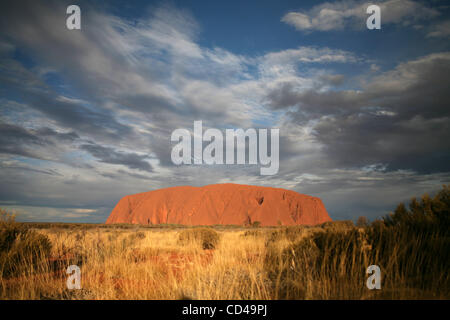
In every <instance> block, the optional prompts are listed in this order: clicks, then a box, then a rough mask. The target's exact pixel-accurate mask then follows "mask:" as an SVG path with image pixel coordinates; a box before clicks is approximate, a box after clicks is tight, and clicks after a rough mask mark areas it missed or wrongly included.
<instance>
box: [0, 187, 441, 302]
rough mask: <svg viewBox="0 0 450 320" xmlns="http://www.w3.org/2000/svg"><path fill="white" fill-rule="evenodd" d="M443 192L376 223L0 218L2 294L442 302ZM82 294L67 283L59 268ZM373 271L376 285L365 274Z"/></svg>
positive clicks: (7, 296) (14, 296) (6, 296)
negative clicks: (100, 222) (73, 274)
mask: <svg viewBox="0 0 450 320" xmlns="http://www.w3.org/2000/svg"><path fill="white" fill-rule="evenodd" d="M449 195H450V190H449V188H448V187H447V186H444V188H443V189H442V190H441V192H439V193H438V194H437V195H436V196H435V197H434V198H431V197H428V196H426V195H424V196H423V197H422V198H421V199H420V200H417V199H413V200H412V201H411V203H410V205H409V208H406V206H405V205H403V204H400V205H399V206H398V207H397V209H396V210H395V211H394V212H393V213H392V214H391V215H389V216H387V217H385V219H383V220H379V221H374V222H373V223H372V224H370V225H369V224H367V223H365V224H358V225H359V226H360V227H355V226H354V225H353V223H351V222H331V223H326V224H324V225H320V226H314V227H307V226H296V227H282V226H279V227H276V228H262V227H259V228H253V227H249V228H242V227H233V228H224V227H213V228H179V227H178V226H177V227H176V228H172V227H169V228H168V227H167V226H163V227H162V228H158V227H156V226H154V227H152V228H145V227H140V226H132V227H131V226H126V227H119V228H117V227H114V226H113V227H105V226H101V227H100V226H99V227H92V226H89V227H86V228H85V227H83V225H76V226H72V227H63V228H61V227H59V226H55V225H53V226H47V227H46V226H45V225H44V224H42V225H39V227H38V228H34V227H33V226H32V225H30V224H20V223H16V222H15V221H14V219H13V218H12V217H11V216H10V215H8V214H7V213H5V212H4V211H2V219H0V299H181V298H189V299H380V298H381V299H405V298H413V299H427V298H438V299H448V298H449V296H450V292H449V288H450V280H449V279H450V278H449V275H448V270H450V268H449V267H450V265H449V263H450V256H449V253H450V252H449V245H450V234H449V216H450V215H449V208H450V200H449V199H450V196H449ZM71 264H76V265H78V266H79V267H80V268H81V286H82V289H81V290H68V289H67V288H66V279H67V277H68V275H67V274H66V273H65V270H66V268H67V266H69V265H71ZM372 264H376V265H379V266H380V268H381V273H382V274H381V275H382V288H381V290H369V289H368V288H367V287H366V279H367V277H368V275H366V269H367V267H368V266H369V265H372Z"/></svg>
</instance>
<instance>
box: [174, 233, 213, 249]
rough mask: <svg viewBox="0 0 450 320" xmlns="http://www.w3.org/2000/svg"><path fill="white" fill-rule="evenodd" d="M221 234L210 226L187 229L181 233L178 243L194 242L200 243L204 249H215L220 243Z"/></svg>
mask: <svg viewBox="0 0 450 320" xmlns="http://www.w3.org/2000/svg"><path fill="white" fill-rule="evenodd" d="M219 240H220V236H219V234H218V233H217V232H216V231H215V230H213V229H210V228H194V229H186V230H183V231H181V232H180V233H179V235H178V243H179V244H181V245H186V244H189V243H192V242H195V243H198V244H200V246H201V247H202V248H203V249H215V248H216V247H217V245H218V244H219Z"/></svg>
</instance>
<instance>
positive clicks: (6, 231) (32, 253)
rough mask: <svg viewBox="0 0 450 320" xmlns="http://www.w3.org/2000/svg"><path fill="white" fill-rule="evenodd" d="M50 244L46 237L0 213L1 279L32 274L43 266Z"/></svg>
mask: <svg viewBox="0 0 450 320" xmlns="http://www.w3.org/2000/svg"><path fill="white" fill-rule="evenodd" d="M51 248H52V246H51V242H50V240H49V239H48V237H47V236H45V235H42V234H39V233H37V232H36V231H33V230H30V229H28V228H26V227H23V226H22V225H19V224H18V223H16V222H15V221H14V216H12V215H10V214H8V213H7V212H6V211H4V210H2V211H1V219H0V274H1V275H2V276H3V277H11V276H17V275H19V274H21V273H28V272H33V271H35V270H36V269H38V270H39V269H41V268H42V267H44V266H45V263H46V259H47V257H49V256H50V251H51Z"/></svg>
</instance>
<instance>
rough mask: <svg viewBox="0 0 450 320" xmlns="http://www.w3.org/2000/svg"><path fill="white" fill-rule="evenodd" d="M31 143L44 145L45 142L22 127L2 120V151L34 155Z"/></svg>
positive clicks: (0, 136)
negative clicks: (30, 147)
mask: <svg viewBox="0 0 450 320" xmlns="http://www.w3.org/2000/svg"><path fill="white" fill-rule="evenodd" d="M30 145H32V146H43V145H44V142H43V141H42V140H41V139H40V138H39V137H37V136H35V135H34V134H32V133H30V132H28V131H27V130H25V129H24V128H22V127H18V126H15V125H11V124H7V123H3V122H0V153H6V154H13V155H20V156H26V157H30V156H31V157H34V154H33V152H32V151H31V150H30V149H29V146H30Z"/></svg>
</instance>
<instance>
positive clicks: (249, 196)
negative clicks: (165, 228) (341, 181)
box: [106, 183, 331, 226]
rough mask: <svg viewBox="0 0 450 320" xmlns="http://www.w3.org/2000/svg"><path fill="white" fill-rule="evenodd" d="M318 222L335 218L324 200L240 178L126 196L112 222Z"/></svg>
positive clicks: (193, 223) (198, 223) (233, 223)
mask: <svg viewBox="0 0 450 320" xmlns="http://www.w3.org/2000/svg"><path fill="white" fill-rule="evenodd" d="M255 221H259V222H260V223H261V226H276V225H280V224H281V225H299V224H301V225H315V224H320V223H323V222H326V221H331V218H330V217H329V215H328V213H327V211H326V209H325V207H324V205H323V203H322V201H321V200H320V199H319V198H317V197H312V196H308V195H304V194H300V193H297V192H295V191H291V190H285V189H280V188H269V187H259V186H249V185H240V184H232V183H226V184H213V185H208V186H204V187H191V186H182V187H172V188H165V189H159V190H154V191H149V192H143V193H138V194H134V195H128V196H125V197H123V198H122V199H121V200H120V201H119V203H117V205H116V207H115V208H114V209H113V211H112V212H111V214H110V216H109V217H108V219H107V220H106V223H107V224H111V223H136V224H162V223H167V224H183V225H215V224H222V225H249V224H252V223H253V222H255Z"/></svg>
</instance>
